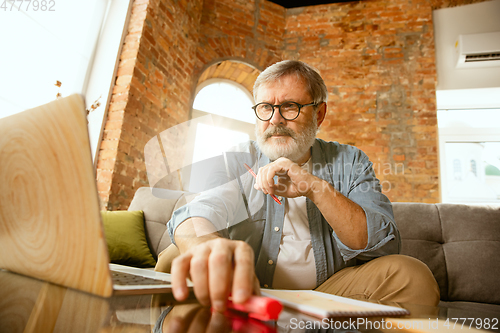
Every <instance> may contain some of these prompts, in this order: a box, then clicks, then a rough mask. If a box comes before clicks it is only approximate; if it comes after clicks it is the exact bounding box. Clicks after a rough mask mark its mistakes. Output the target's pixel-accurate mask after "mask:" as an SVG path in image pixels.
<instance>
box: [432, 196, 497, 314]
mask: <svg viewBox="0 0 500 333" xmlns="http://www.w3.org/2000/svg"><path fill="white" fill-rule="evenodd" d="M438 209H439V215H440V217H441V221H442V227H443V239H444V244H443V250H444V255H445V258H446V267H447V271H448V283H449V294H448V296H449V300H451V301H470V302H484V303H496V304H500V278H499V276H500V207H494V206H476V205H453V204H439V205H438Z"/></svg>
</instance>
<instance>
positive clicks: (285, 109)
mask: <svg viewBox="0 0 500 333" xmlns="http://www.w3.org/2000/svg"><path fill="white" fill-rule="evenodd" d="M310 105H314V106H316V105H318V104H316V103H309V104H299V103H295V102H285V103H282V104H281V105H273V104H270V103H259V104H257V105H254V106H252V109H253V110H254V111H255V115H256V116H257V118H259V119H260V120H262V121H268V120H269V119H271V118H272V117H273V115H274V108H278V109H279V112H280V114H281V116H282V117H283V118H284V119H286V120H294V119H296V118H297V117H298V116H299V114H300V109H302V108H303V107H304V106H310Z"/></svg>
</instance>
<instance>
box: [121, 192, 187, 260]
mask: <svg viewBox="0 0 500 333" xmlns="http://www.w3.org/2000/svg"><path fill="white" fill-rule="evenodd" d="M194 197H196V194H192V193H189V192H182V191H173V190H164V189H157V188H150V187H141V188H139V189H138V190H137V191H136V193H135V195H134V199H133V200H132V202H131V203H130V206H129V208H128V210H129V211H133V210H142V211H143V212H144V223H145V228H146V237H147V240H148V243H149V248H150V249H151V252H152V253H153V256H154V257H155V259H156V258H157V257H158V253H160V252H161V251H163V250H164V249H165V248H167V246H169V245H170V244H171V241H170V236H169V235H168V231H167V222H168V221H169V220H170V217H171V216H172V213H173V212H174V211H175V210H176V209H177V208H179V207H181V206H183V205H185V204H186V203H188V202H189V201H191V200H192V199H194Z"/></svg>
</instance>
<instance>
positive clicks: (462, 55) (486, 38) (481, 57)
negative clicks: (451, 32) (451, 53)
mask: <svg viewBox="0 0 500 333" xmlns="http://www.w3.org/2000/svg"><path fill="white" fill-rule="evenodd" d="M455 50H456V52H457V58H458V59H457V68H477V67H500V31H496V32H486V33H480V34H469V35H459V36H458V39H457V41H456V43H455Z"/></svg>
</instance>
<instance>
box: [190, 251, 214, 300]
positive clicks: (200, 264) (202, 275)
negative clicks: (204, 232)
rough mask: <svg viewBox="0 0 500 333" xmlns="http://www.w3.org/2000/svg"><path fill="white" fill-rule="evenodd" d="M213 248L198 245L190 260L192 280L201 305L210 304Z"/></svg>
mask: <svg viewBox="0 0 500 333" xmlns="http://www.w3.org/2000/svg"><path fill="white" fill-rule="evenodd" d="M210 252H211V249H210V247H208V246H198V248H197V249H196V253H194V254H193V256H192V258H191V262H190V274H191V281H192V282H193V285H194V288H193V289H194V294H195V296H196V298H197V299H198V301H199V302H200V304H201V305H204V306H208V305H210V290H209V286H208V275H209V271H208V258H209V255H210Z"/></svg>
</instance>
